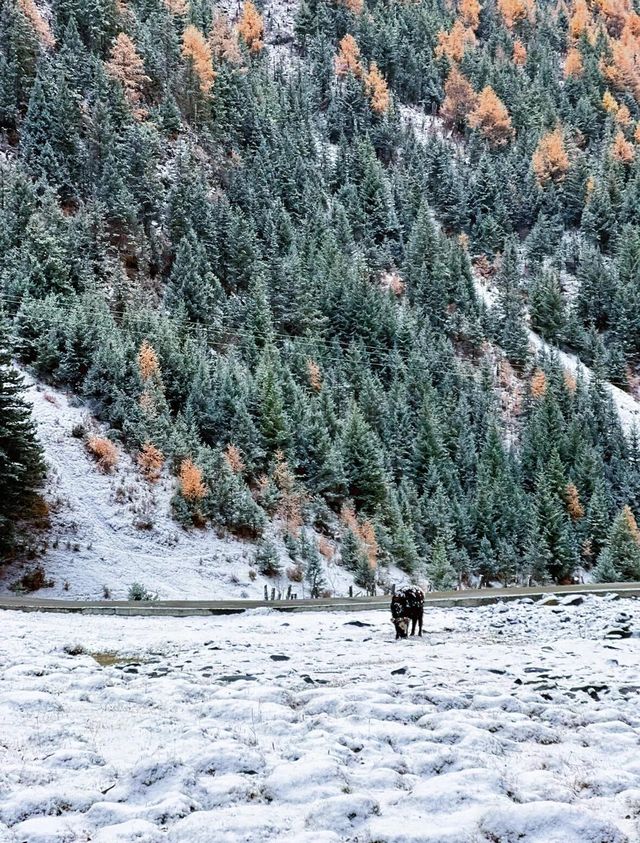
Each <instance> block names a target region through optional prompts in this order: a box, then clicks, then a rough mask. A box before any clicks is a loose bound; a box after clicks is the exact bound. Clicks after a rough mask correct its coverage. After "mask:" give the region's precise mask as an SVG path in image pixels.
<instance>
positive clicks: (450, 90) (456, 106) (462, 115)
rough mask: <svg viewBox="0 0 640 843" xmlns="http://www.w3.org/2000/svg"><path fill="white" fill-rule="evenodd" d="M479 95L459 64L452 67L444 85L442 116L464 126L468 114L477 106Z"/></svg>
mask: <svg viewBox="0 0 640 843" xmlns="http://www.w3.org/2000/svg"><path fill="white" fill-rule="evenodd" d="M477 99H478V96H477V94H476V92H475V91H474V90H473V87H472V86H471V82H469V80H468V79H467V78H466V77H465V76H463V74H462V72H461V71H460V69H459V68H458V66H457V65H454V66H453V67H452V68H451V72H450V73H449V76H448V77H447V81H446V82H445V86H444V100H443V101H442V105H441V107H440V115H441V117H442V118H443V119H444V120H445V121H446V122H447V123H449V124H451V125H452V126H456V127H458V128H462V127H463V126H464V124H465V121H466V119H467V117H468V115H469V114H470V113H471V111H473V109H474V108H475V106H476V101H477Z"/></svg>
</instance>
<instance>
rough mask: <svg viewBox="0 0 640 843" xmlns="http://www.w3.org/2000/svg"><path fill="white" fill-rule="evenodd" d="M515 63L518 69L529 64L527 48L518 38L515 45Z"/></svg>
mask: <svg viewBox="0 0 640 843" xmlns="http://www.w3.org/2000/svg"><path fill="white" fill-rule="evenodd" d="M513 63H514V64H515V65H516V66H517V67H524V65H525V64H526V63H527V48H526V47H525V46H524V44H523V43H522V41H521V40H520V39H519V38H516V41H515V43H514V45H513Z"/></svg>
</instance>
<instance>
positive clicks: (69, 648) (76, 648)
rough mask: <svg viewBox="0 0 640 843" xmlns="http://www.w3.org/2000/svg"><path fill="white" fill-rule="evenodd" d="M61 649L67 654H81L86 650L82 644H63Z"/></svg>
mask: <svg viewBox="0 0 640 843" xmlns="http://www.w3.org/2000/svg"><path fill="white" fill-rule="evenodd" d="M62 649H63V651H64V652H65V653H66V654H67V655H68V656H82V655H84V653H86V652H87V651H86V650H85V648H84V647H83V646H82V644H65V645H64V647H63V648H62Z"/></svg>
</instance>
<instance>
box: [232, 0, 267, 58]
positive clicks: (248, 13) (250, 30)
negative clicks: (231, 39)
mask: <svg viewBox="0 0 640 843" xmlns="http://www.w3.org/2000/svg"><path fill="white" fill-rule="evenodd" d="M238 35H239V36H240V37H241V38H242V40H243V41H244V43H245V44H246V45H247V47H248V48H249V50H250V51H251V52H252V53H259V52H260V50H261V49H262V48H263V47H264V41H263V40H262V39H263V37H264V22H263V20H262V16H261V15H260V12H259V11H258V10H257V9H256V7H255V6H254V5H253V3H252V2H251V0H245V3H244V4H243V6H242V14H241V15H240V20H239V21H238Z"/></svg>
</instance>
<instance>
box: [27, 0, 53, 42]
mask: <svg viewBox="0 0 640 843" xmlns="http://www.w3.org/2000/svg"><path fill="white" fill-rule="evenodd" d="M18 6H19V7H20V9H21V10H22V12H23V13H24V16H25V17H26V18H27V20H28V21H29V23H30V24H31V26H32V27H33V30H34V32H35V34H36V36H37V38H38V41H39V42H40V44H41V45H42V46H43V47H45V48H47V49H51V48H52V47H54V46H55V43H56V39H55V38H54V37H53V33H52V32H51V27H50V26H49V24H48V23H47V21H46V20H45V18H44V17H43V16H42V13H41V12H40V9H38V7H37V6H36V4H35V3H34V2H33V0H18Z"/></svg>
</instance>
